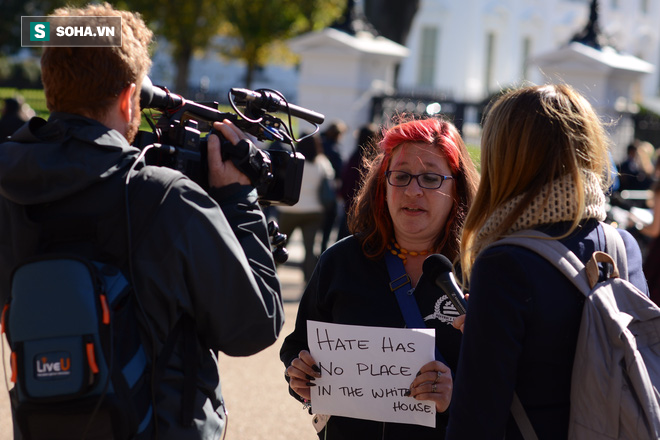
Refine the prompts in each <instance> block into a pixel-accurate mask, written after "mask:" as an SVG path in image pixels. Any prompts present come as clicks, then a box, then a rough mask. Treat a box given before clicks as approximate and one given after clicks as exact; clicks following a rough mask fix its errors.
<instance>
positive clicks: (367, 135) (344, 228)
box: [337, 124, 377, 240]
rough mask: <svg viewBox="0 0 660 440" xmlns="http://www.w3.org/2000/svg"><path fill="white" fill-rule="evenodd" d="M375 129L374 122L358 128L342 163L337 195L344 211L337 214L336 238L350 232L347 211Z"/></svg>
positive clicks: (351, 205)
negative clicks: (353, 147) (345, 160)
mask: <svg viewBox="0 0 660 440" xmlns="http://www.w3.org/2000/svg"><path fill="white" fill-rule="evenodd" d="M376 130H377V127H376V125H375V124H365V125H363V126H362V128H360V132H359V134H358V140H357V145H356V146H355V150H354V151H353V154H351V157H349V158H348V161H347V162H346V163H345V164H344V168H343V170H342V173H341V187H340V188H339V196H340V197H341V198H342V200H343V202H344V204H343V205H344V211H343V212H341V213H340V214H339V217H340V220H339V230H338V232H337V240H341V239H342V238H344V237H346V236H348V235H349V234H350V232H349V231H348V213H349V212H350V210H351V208H352V207H353V198H354V197H355V194H356V193H357V191H358V189H359V185H360V179H361V178H362V174H363V173H364V162H365V160H368V155H369V154H370V152H372V151H373V150H374V147H375V145H374V140H375V137H376Z"/></svg>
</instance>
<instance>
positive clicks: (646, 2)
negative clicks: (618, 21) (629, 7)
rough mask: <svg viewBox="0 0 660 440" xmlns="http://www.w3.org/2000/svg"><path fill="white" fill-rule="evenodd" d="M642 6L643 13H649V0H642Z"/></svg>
mask: <svg viewBox="0 0 660 440" xmlns="http://www.w3.org/2000/svg"><path fill="white" fill-rule="evenodd" d="M640 3H641V8H642V13H643V14H648V13H649V0H641V2H640Z"/></svg>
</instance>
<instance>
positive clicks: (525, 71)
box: [520, 37, 532, 79]
mask: <svg viewBox="0 0 660 440" xmlns="http://www.w3.org/2000/svg"><path fill="white" fill-rule="evenodd" d="M531 52H532V39H531V38H529V37H525V38H523V42H522V60H521V61H522V66H521V70H520V77H521V78H522V79H529V55H530V53H531Z"/></svg>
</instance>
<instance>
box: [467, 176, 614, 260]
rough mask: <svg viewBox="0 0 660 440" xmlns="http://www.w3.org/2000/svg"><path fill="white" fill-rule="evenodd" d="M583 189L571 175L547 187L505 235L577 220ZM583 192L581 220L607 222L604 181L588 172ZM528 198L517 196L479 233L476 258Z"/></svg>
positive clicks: (491, 217) (502, 207)
mask: <svg viewBox="0 0 660 440" xmlns="http://www.w3.org/2000/svg"><path fill="white" fill-rule="evenodd" d="M580 190H581V189H579V188H577V187H576V186H575V183H574V182H573V179H572V178H571V176H569V175H566V176H564V177H562V178H561V179H558V180H555V181H553V182H551V183H549V184H547V185H546V186H544V187H543V189H542V190H541V192H540V193H539V194H538V195H537V196H536V197H535V198H534V200H532V203H531V204H530V205H529V206H527V208H526V209H525V211H524V212H523V213H522V215H521V216H520V217H518V219H517V220H516V221H515V222H514V223H513V225H512V226H511V227H510V228H509V230H507V231H505V233H504V234H505V235H507V234H512V233H514V232H516V231H520V230H523V229H530V228H533V227H535V226H538V225H542V224H547V223H557V222H562V221H573V220H574V219H575V215H576V211H577V209H578V208H577V201H576V199H575V194H577V193H578V191H580ZM582 190H583V191H584V194H585V201H584V202H585V204H584V211H583V212H582V214H581V215H580V218H581V219H588V218H595V219H598V220H600V221H602V220H605V217H606V212H605V195H604V194H603V190H602V188H601V181H600V179H599V178H598V176H597V175H595V174H594V173H591V172H585V173H584V188H583V189H582ZM524 196H525V195H524V194H521V195H519V196H516V197H514V198H513V199H511V200H510V201H509V202H507V203H505V204H504V205H502V206H500V207H499V208H497V209H496V210H495V212H493V214H492V215H491V216H490V217H489V218H488V220H486V223H484V226H483V227H482V228H481V230H480V231H479V233H478V234H477V239H476V240H475V249H474V254H473V255H475V256H476V255H478V254H479V251H480V250H481V249H482V248H483V247H484V246H486V245H488V244H489V243H490V242H491V241H493V240H495V239H497V238H498V237H494V236H492V234H493V232H495V230H496V229H497V227H498V226H499V225H500V224H502V222H503V221H504V219H505V218H506V217H507V216H508V215H509V214H510V213H511V212H513V210H514V209H515V208H516V207H517V206H518V204H519V203H520V201H521V200H522V199H523V197H524Z"/></svg>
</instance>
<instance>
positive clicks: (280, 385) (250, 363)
mask: <svg viewBox="0 0 660 440" xmlns="http://www.w3.org/2000/svg"><path fill="white" fill-rule="evenodd" d="M287 248H288V250H289V251H290V254H291V256H290V258H289V261H290V262H291V263H293V264H289V263H287V264H286V265H284V266H281V267H280V268H279V269H278V272H279V275H280V280H281V282H282V291H283V298H284V301H285V304H284V311H285V315H286V322H285V325H284V329H283V330H282V333H281V336H280V338H279V339H278V340H277V342H276V343H275V344H274V345H273V346H271V347H269V348H267V349H266V350H264V351H262V352H260V353H257V354H256V355H253V356H249V357H240V358H232V357H229V356H226V355H224V354H222V353H221V354H220V356H219V361H220V367H219V368H220V380H221V383H222V388H223V396H224V398H225V401H226V404H227V409H228V411H229V422H228V428H227V433H226V436H225V440H312V439H315V438H317V437H316V433H315V431H314V428H312V423H311V416H309V415H308V414H307V412H306V411H304V410H303V409H302V405H301V404H300V403H298V402H297V401H296V400H295V399H293V398H292V397H291V396H289V393H288V389H287V385H286V382H285V380H284V368H283V365H282V363H281V362H280V360H279V350H280V347H281V345H282V341H283V339H284V337H286V336H287V335H288V334H289V333H290V332H291V331H292V330H293V326H294V323H295V318H296V312H297V310H298V299H299V298H300V295H301V293H302V290H303V288H304V285H303V277H302V272H301V271H300V270H299V269H298V266H297V265H296V263H300V261H301V260H302V256H301V245H300V243H299V240H298V239H297V236H296V234H295V233H294V236H293V237H292V240H291V242H290V244H289V246H288V247H287ZM8 349H9V346H8V345H5V353H4V354H5V358H6V359H8ZM6 368H7V370H6V371H7V374H10V373H9V372H10V370H9V364H8V363H7V366H6ZM0 374H2V373H0ZM3 376H4V375H3ZM7 377H9V376H7ZM2 382H4V380H2ZM12 439H13V436H12V426H11V414H10V410H9V402H8V395H7V391H6V387H5V385H4V383H3V384H0V440H12Z"/></svg>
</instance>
